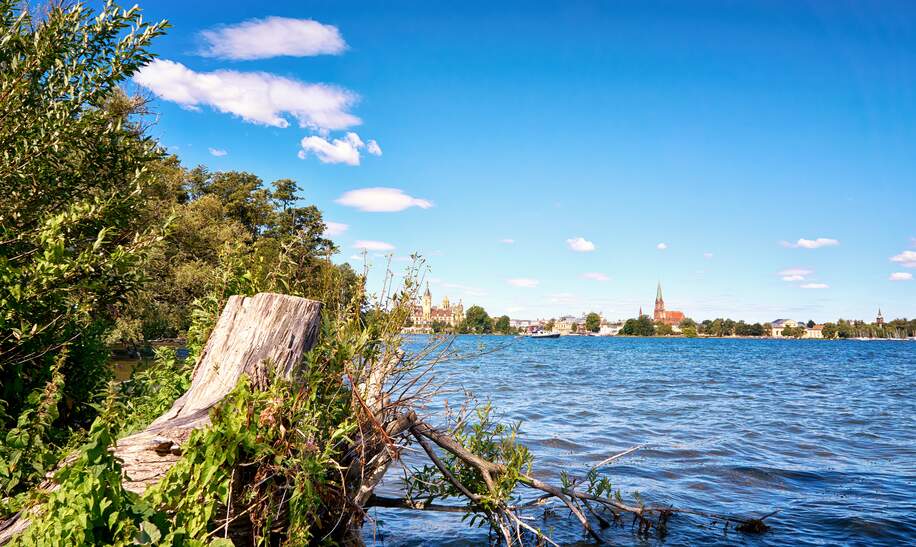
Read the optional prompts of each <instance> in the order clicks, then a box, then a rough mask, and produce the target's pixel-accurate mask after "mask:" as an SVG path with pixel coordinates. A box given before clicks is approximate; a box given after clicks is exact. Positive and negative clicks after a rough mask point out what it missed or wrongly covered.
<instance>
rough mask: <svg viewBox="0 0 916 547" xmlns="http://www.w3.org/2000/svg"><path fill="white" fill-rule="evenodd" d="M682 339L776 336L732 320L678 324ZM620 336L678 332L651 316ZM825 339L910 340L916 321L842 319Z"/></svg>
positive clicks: (794, 331)
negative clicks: (655, 320) (880, 323)
mask: <svg viewBox="0 0 916 547" xmlns="http://www.w3.org/2000/svg"><path fill="white" fill-rule="evenodd" d="M814 326H815V322H814V321H813V320H809V321H807V322H806V323H799V324H798V326H795V327H784V328H783V329H782V330H781V336H782V337H785V338H803V337H805V336H806V334H807V329H810V328H813V327H814ZM678 328H679V329H680V335H681V336H685V337H688V338H692V337H696V336H714V337H721V336H747V337H763V336H772V334H773V328H772V326H771V325H770V324H769V323H746V322H744V321H734V320H732V319H722V318H719V319H706V320H704V321H703V322H701V323H697V322H696V321H694V320H693V319H690V318H686V319H684V320H683V321H681V322H680V323H679V324H678ZM620 334H621V335H624V336H671V335H674V334H676V333H675V331H674V328H673V327H671V326H670V325H666V324H664V323H660V322H653V321H652V320H651V319H650V318H649V317H648V316H646V315H643V316H642V317H639V318H635V319H627V321H626V322H625V323H624V325H623V328H622V329H621V330H620ZM821 335H822V336H823V337H824V338H826V339H831V340H832V339H837V338H839V339H844V338H906V337H912V336H916V319H911V320H907V319H894V320H893V321H889V322H887V323H885V324H883V325H879V324H878V323H866V322H864V321H847V320H845V319H840V320H838V321H837V322H836V323H832V322H828V323H824V324H823V325H822V329H821Z"/></svg>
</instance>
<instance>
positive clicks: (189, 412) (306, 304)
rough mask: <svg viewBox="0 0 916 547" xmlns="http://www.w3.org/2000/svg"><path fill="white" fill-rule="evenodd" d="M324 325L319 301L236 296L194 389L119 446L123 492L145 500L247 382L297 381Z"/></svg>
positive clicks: (11, 525) (7, 532) (15, 523)
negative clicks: (187, 446)
mask: <svg viewBox="0 0 916 547" xmlns="http://www.w3.org/2000/svg"><path fill="white" fill-rule="evenodd" d="M320 324H321V303H320V302H316V301H314V300H307V299H305V298H299V297H296V296H288V295H283V294H274V293H259V294H257V295H255V296H252V297H243V296H231V297H230V298H229V301H228V302H226V305H225V307H224V308H223V311H222V313H221V314H220V316H219V320H218V321H217V323H216V326H215V327H214V328H213V332H212V333H211V334H210V338H209V339H208V340H207V345H206V346H205V348H204V350H203V352H202V353H201V354H200V356H199V357H198V360H197V364H196V365H195V367H194V372H193V376H192V379H191V387H190V389H188V391H187V392H186V393H185V394H184V395H182V396H181V397H179V398H178V400H176V401H175V403H174V404H173V405H172V408H170V409H169V410H168V411H167V412H165V413H164V414H163V415H162V416H159V417H158V418H156V420H154V421H153V423H151V424H150V425H149V427H147V428H146V429H145V430H143V431H141V432H139V433H135V434H133V435H130V436H127V437H124V438H123V439H119V440H118V442H117V445H116V447H115V455H116V456H117V457H118V458H120V459H121V460H122V461H123V466H122V467H123V471H124V487H125V488H126V489H127V490H130V491H132V492H137V493H143V492H144V491H145V490H146V488H147V487H148V486H150V485H152V484H155V483H156V482H158V481H159V480H161V479H162V478H163V477H164V476H165V474H166V472H167V471H168V470H169V469H170V468H171V467H172V465H173V464H174V463H175V462H176V461H178V459H179V458H180V457H181V456H180V455H181V445H182V443H184V442H185V441H186V440H187V439H188V437H190V435H191V432H192V431H193V430H195V429H200V428H203V427H205V426H207V425H208V424H209V423H210V409H212V408H213V407H214V406H216V405H217V404H219V402H220V401H222V400H223V398H224V397H225V396H226V395H228V394H229V392H231V391H232V390H233V389H235V387H236V386H237V385H238V382H239V380H240V379H241V377H242V375H247V376H248V377H249V379H250V381H251V383H252V385H253V386H254V387H256V388H259V389H264V388H266V387H267V386H269V385H270V383H271V381H272V380H273V379H275V378H280V377H282V378H285V379H295V378H296V377H297V375H298V373H299V372H300V368H299V367H300V364H301V362H302V356H303V355H304V354H305V352H307V351H308V350H309V349H311V347H312V346H313V345H314V344H315V341H316V340H317V338H318V328H319V326H320ZM56 488H57V486H56V485H49V486H48V489H49V490H54V489H56ZM30 516H31V515H26V514H19V515H17V516H15V517H13V518H11V519H9V520H8V521H6V522H0V545H2V544H5V543H6V542H8V541H9V540H10V539H12V537H13V536H14V535H16V534H18V533H20V532H21V531H23V530H25V529H26V528H27V527H28V525H29V517H30Z"/></svg>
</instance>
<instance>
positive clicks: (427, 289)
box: [423, 282, 432, 298]
mask: <svg viewBox="0 0 916 547" xmlns="http://www.w3.org/2000/svg"><path fill="white" fill-rule="evenodd" d="M423 296H428V297H430V298H432V295H431V294H430V293H429V282H427V283H426V292H425V293H423Z"/></svg>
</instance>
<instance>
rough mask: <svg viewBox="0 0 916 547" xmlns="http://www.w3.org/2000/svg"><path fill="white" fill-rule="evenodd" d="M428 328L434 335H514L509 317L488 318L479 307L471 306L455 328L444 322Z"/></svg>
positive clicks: (484, 311)
mask: <svg viewBox="0 0 916 547" xmlns="http://www.w3.org/2000/svg"><path fill="white" fill-rule="evenodd" d="M430 328H431V329H432V331H433V332H434V333H436V334H447V333H450V334H494V333H495V334H516V333H518V329H515V328H513V327H511V326H510V324H509V316H508V315H501V316H499V317H490V315H489V314H488V313H487V311H486V310H485V309H483V307H481V306H471V307H470V308H468V309H467V310H466V311H465V312H464V318H463V319H462V320H461V322H460V323H458V325H457V326H451V325H449V324H448V323H446V322H444V321H438V320H437V321H433V322H432V324H430Z"/></svg>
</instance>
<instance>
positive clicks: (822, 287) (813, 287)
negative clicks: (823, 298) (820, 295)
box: [799, 283, 830, 289]
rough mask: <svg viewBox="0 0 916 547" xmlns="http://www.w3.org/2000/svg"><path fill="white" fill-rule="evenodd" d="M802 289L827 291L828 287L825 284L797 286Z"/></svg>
mask: <svg viewBox="0 0 916 547" xmlns="http://www.w3.org/2000/svg"><path fill="white" fill-rule="evenodd" d="M799 287H801V288H803V289H829V288H830V285H828V284H826V283H805V284H804V285H799Z"/></svg>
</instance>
